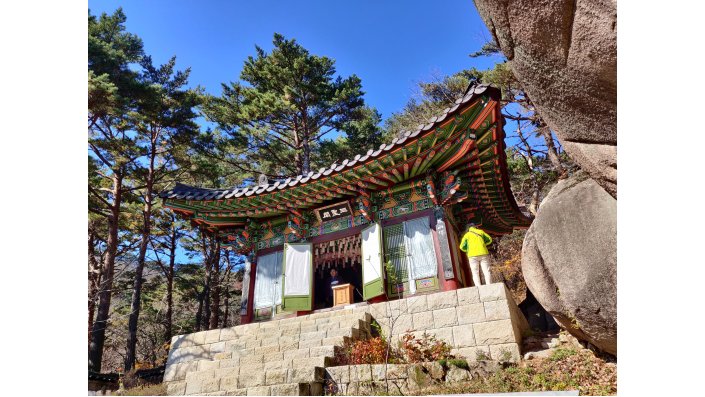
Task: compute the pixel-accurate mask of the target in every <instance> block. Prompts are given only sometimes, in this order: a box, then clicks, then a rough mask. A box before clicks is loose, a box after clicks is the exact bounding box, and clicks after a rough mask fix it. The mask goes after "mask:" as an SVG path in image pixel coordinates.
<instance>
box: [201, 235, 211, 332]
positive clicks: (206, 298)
mask: <svg viewBox="0 0 705 397" xmlns="http://www.w3.org/2000/svg"><path fill="white" fill-rule="evenodd" d="M201 241H202V242H203V265H204V267H205V270H206V272H205V276H204V277H203V319H202V322H203V324H202V325H203V329H210V328H209V326H210V321H211V281H212V279H211V268H212V265H211V262H212V254H211V250H210V243H211V241H210V239H209V238H207V236H206V233H205V232H203V231H201Z"/></svg>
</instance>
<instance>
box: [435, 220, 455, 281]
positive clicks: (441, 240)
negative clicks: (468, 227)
mask: <svg viewBox="0 0 705 397" xmlns="http://www.w3.org/2000/svg"><path fill="white" fill-rule="evenodd" d="M434 218H435V221H436V225H435V226H436V227H435V230H434V239H433V240H434V244H435V245H436V251H437V257H438V265H439V266H438V280H439V282H440V284H441V289H442V290H443V291H451V290H454V289H458V288H459V287H460V285H459V282H458V279H457V275H456V274H455V273H456V270H455V268H454V266H453V259H452V257H451V254H450V244H449V242H448V231H447V229H446V227H447V225H446V222H445V213H444V210H443V207H436V209H435V210H434Z"/></svg>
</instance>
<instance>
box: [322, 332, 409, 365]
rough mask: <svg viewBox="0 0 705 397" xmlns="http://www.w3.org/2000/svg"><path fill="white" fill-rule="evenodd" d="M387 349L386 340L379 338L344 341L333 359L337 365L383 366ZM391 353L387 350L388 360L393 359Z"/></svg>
mask: <svg viewBox="0 0 705 397" xmlns="http://www.w3.org/2000/svg"><path fill="white" fill-rule="evenodd" d="M388 348H389V346H388V343H387V341H386V339H384V338H381V337H379V336H378V337H375V338H370V339H367V340H357V341H346V342H345V344H344V345H343V347H342V349H340V350H339V351H338V352H337V353H336V355H335V359H336V362H337V363H338V365H357V364H384V361H385V358H386V357H387V350H388ZM392 353H394V352H393V350H392V349H389V355H390V359H394V358H395V357H394V356H393V355H392ZM390 362H391V360H390Z"/></svg>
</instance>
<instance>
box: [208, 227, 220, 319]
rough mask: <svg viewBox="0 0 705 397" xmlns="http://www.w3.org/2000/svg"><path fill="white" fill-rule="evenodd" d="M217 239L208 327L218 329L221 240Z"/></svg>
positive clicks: (212, 262) (212, 267)
mask: <svg viewBox="0 0 705 397" xmlns="http://www.w3.org/2000/svg"><path fill="white" fill-rule="evenodd" d="M213 239H214V240H215V252H213V255H212V256H213V260H212V261H211V310H210V312H211V317H210V322H209V324H208V329H217V328H218V324H219V323H220V241H218V239H216V238H215V237H214V238H213Z"/></svg>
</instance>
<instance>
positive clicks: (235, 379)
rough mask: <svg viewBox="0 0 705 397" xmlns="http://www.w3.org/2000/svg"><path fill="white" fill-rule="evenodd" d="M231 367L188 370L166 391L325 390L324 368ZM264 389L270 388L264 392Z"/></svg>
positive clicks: (308, 392) (288, 392)
mask: <svg viewBox="0 0 705 397" xmlns="http://www.w3.org/2000/svg"><path fill="white" fill-rule="evenodd" d="M229 370H230V372H225V371H224V372H219V370H208V371H196V372H191V373H188V374H187V376H186V378H185V379H184V380H183V381H174V382H169V383H168V384H167V392H168V394H169V395H184V394H186V395H198V394H205V393H208V395H212V393H221V392H223V393H226V394H229V395H232V393H241V392H242V391H243V390H245V391H246V393H247V394H248V395H253V394H254V395H270V393H271V395H314V394H311V393H316V394H315V395H320V394H321V393H322V389H319V388H318V386H320V385H322V382H323V380H324V375H325V372H324V369H323V368H322V367H317V366H304V365H302V366H298V367H297V368H281V369H276V368H275V369H269V370H266V371H264V370H258V369H253V368H240V369H239V373H236V371H234V370H233V369H229ZM294 385H298V386H296V387H294ZM265 388H269V389H268V390H267V391H265ZM292 393H298V394H292ZM236 395H237V394H236Z"/></svg>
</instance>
